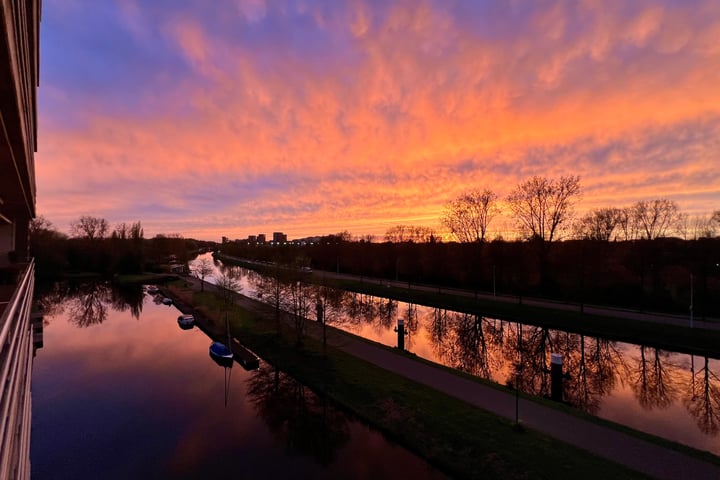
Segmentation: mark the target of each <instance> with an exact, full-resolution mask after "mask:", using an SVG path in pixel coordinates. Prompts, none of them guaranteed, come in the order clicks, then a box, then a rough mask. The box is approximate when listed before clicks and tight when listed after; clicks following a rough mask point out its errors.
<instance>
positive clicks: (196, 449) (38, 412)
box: [31, 296, 441, 479]
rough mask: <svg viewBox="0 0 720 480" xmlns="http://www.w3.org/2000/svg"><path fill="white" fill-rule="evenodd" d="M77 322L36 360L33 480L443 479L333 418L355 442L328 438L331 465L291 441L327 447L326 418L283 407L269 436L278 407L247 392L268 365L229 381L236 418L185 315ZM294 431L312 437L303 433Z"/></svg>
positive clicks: (60, 319) (147, 310)
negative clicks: (215, 478) (216, 478)
mask: <svg viewBox="0 0 720 480" xmlns="http://www.w3.org/2000/svg"><path fill="white" fill-rule="evenodd" d="M106 306H107V305H106ZM69 312H70V309H68V308H65V309H64V310H62V311H58V312H57V313H55V314H53V315H49V316H47V317H45V320H46V323H47V324H46V326H45V331H44V348H43V349H41V350H39V351H38V355H37V357H36V358H35V363H34V371H33V399H32V400H33V431H32V449H31V459H32V468H33V478H36V479H43V478H52V479H63V478H68V479H76V478H105V479H111V478H118V479H127V478H133V479H136V478H168V477H172V478H209V477H211V476H212V475H214V474H220V473H223V472H224V473H225V474H228V473H231V474H232V478H236V477H242V478H259V477H260V476H262V477H265V478H280V477H284V476H287V475H291V476H292V477H293V478H368V477H369V476H370V474H369V471H372V476H376V477H378V478H395V477H397V476H399V475H405V474H410V475H411V476H412V477H415V478H440V477H441V476H440V475H439V474H437V472H434V471H433V470H430V469H429V467H428V465H427V464H426V463H425V462H424V461H422V460H420V459H418V458H417V457H415V456H413V455H411V454H410V453H409V452H407V451H405V450H404V449H402V448H400V447H397V446H395V445H392V444H390V443H389V442H388V441H387V440H385V439H384V438H383V436H382V435H380V434H379V433H377V432H375V431H372V430H370V429H369V428H367V427H366V426H364V425H362V424H360V423H359V422H357V421H354V420H349V419H348V418H347V417H346V416H344V414H341V413H339V412H337V411H335V410H334V409H333V408H330V409H329V411H330V414H329V416H328V417H326V418H329V419H332V421H333V422H334V423H333V424H330V423H329V422H326V423H325V424H324V427H323V428H325V429H328V430H329V431H333V427H334V425H335V424H339V425H340V426H341V427H342V428H343V429H344V430H342V431H345V430H347V434H343V435H339V436H337V437H332V436H330V437H328V438H331V439H332V438H335V439H336V440H337V441H338V443H337V444H336V445H334V444H332V443H329V444H322V445H320V446H317V445H314V444H313V445H314V448H315V450H318V449H319V450H322V451H323V452H325V453H317V452H314V451H311V452H310V454H308V453H305V454H301V453H300V452H299V450H298V448H300V447H298V446H293V445H292V444H291V442H289V439H292V440H294V441H298V442H299V445H300V446H304V445H305V444H306V440H312V439H316V438H318V437H321V435H320V434H318V433H317V432H316V431H315V430H313V428H308V425H316V426H317V425H320V426H322V425H323V423H322V422H320V423H318V422H317V418H318V417H317V412H312V411H308V410H307V409H305V410H302V409H301V411H300V413H298V409H297V408H295V406H294V405H285V404H281V405H280V408H278V409H277V410H276V411H275V412H274V415H275V417H274V419H275V420H276V421H277V422H279V423H280V425H281V426H283V427H282V428H281V429H279V430H276V431H274V433H273V431H271V430H270V429H269V427H268V424H267V422H266V420H267V419H261V418H260V416H259V412H258V408H260V407H261V406H262V405H265V404H266V402H268V401H267V400H265V399H264V397H258V396H257V395H254V396H253V395H251V394H250V393H249V391H248V388H249V385H251V384H252V382H253V379H255V378H257V377H259V376H261V375H268V374H274V372H273V371H272V367H270V366H269V365H267V364H263V365H262V369H261V370H260V371H258V372H247V371H245V370H243V369H242V368H240V367H239V366H238V365H235V367H234V368H232V369H231V370H229V372H230V381H229V388H230V389H229V401H228V405H227V407H225V406H224V395H225V376H224V374H225V371H224V369H222V368H220V367H219V366H217V365H216V364H215V363H214V362H213V361H212V360H211V359H210V358H209V355H208V346H209V344H210V340H209V339H208V338H207V337H206V336H205V335H204V334H203V333H202V332H201V331H200V330H198V329H197V328H195V329H192V330H181V329H179V328H178V325H177V321H176V319H177V316H178V314H179V312H178V311H177V310H176V309H175V308H174V307H168V306H164V305H157V304H155V303H153V301H152V299H151V298H150V297H149V296H146V297H145V298H144V302H143V304H142V312H141V314H140V316H139V318H134V317H132V315H131V314H130V312H129V311H126V312H118V311H115V310H113V309H112V308H108V310H107V319H106V320H105V321H104V322H103V323H100V324H98V323H95V324H91V325H90V326H88V327H84V328H78V327H77V326H76V323H74V322H73V321H71V319H70V318H69ZM283 378H285V377H284V376H283ZM285 385H290V386H291V387H292V388H299V389H301V390H302V392H303V396H302V397H303V403H304V404H307V405H316V404H317V402H318V401H319V400H318V399H317V397H316V396H314V395H313V394H312V393H311V392H310V391H309V389H307V388H302V386H300V385H299V384H296V383H295V382H294V381H292V380H291V379H289V378H285ZM292 398H297V397H292ZM271 403H272V402H271ZM288 412H289V413H288ZM313 415H314V416H313ZM307 418H310V419H311V420H312V419H315V420H314V422H315V423H312V421H309V420H307ZM338 422H339V423H338ZM294 424H298V425H302V426H303V429H302V430H297V429H295V430H293V429H292V425H294ZM316 443H317V442H316ZM333 445H334V446H333ZM319 450H318V451H319ZM328 450H329V451H330V454H328V453H327V452H326V451H328ZM311 454H312V455H311ZM313 455H315V456H313ZM328 455H329V458H330V460H327V458H328ZM318 458H325V459H326V460H323V462H324V463H326V464H321V463H319V460H318Z"/></svg>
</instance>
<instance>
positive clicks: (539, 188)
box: [507, 176, 580, 242]
mask: <svg viewBox="0 0 720 480" xmlns="http://www.w3.org/2000/svg"><path fill="white" fill-rule="evenodd" d="M579 193H580V177H576V176H569V177H560V179H559V180H548V179H547V178H545V177H539V176H534V177H532V178H531V179H530V180H527V181H525V182H523V183H521V184H519V185H517V186H516V187H515V190H514V191H513V192H512V193H511V194H510V195H509V196H508V199H507V200H508V203H509V205H510V210H511V211H512V212H513V214H514V215H515V219H516V221H517V223H518V225H519V226H520V228H521V229H522V230H523V231H524V232H526V235H527V236H528V237H529V238H537V239H539V240H541V241H543V242H552V241H553V240H555V239H556V237H557V235H558V232H559V229H560V228H561V227H562V226H563V225H564V224H565V223H567V222H568V221H569V220H570V219H571V218H572V205H573V202H574V200H575V197H577V195H578V194H579Z"/></svg>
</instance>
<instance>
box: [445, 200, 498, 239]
mask: <svg viewBox="0 0 720 480" xmlns="http://www.w3.org/2000/svg"><path fill="white" fill-rule="evenodd" d="M498 212H499V208H498V206H497V194H496V193H495V192H493V191H492V190H489V189H485V190H483V191H482V192H481V191H479V190H473V191H471V192H468V193H465V194H463V195H461V196H460V197H458V198H457V199H455V200H453V201H451V202H449V203H448V204H446V205H445V213H444V214H443V216H442V218H441V219H440V222H441V223H442V224H443V225H444V226H445V227H447V228H448V230H450V233H451V234H452V235H453V236H454V237H455V238H456V239H457V241H459V242H482V241H484V240H485V234H486V233H487V228H488V225H489V224H490V221H491V220H492V219H493V217H495V215H497V213H498Z"/></svg>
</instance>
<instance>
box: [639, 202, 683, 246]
mask: <svg viewBox="0 0 720 480" xmlns="http://www.w3.org/2000/svg"><path fill="white" fill-rule="evenodd" d="M633 214H634V216H635V221H636V222H637V225H638V228H639V230H640V231H641V232H642V236H643V238H647V239H648V240H653V239H656V238H659V237H664V236H665V235H666V234H667V232H668V230H669V229H670V227H672V226H673V224H674V222H675V221H676V219H677V215H678V206H677V204H676V203H675V202H674V201H672V200H667V199H664V198H662V199H658V200H652V201H647V200H642V201H639V202H637V203H636V204H635V205H634V206H633Z"/></svg>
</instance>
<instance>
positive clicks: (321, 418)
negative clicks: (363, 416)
mask: <svg viewBox="0 0 720 480" xmlns="http://www.w3.org/2000/svg"><path fill="white" fill-rule="evenodd" d="M247 393H248V396H249V398H250V401H251V402H252V403H253V405H254V406H255V409H256V411H257V413H258V415H259V416H260V418H262V419H263V421H265V423H266V424H267V425H268V428H269V429H270V431H271V432H272V434H273V435H274V436H275V437H276V438H277V439H279V440H281V441H283V442H284V444H285V445H286V446H287V447H288V448H289V449H291V450H292V451H295V452H297V453H300V454H301V455H307V456H310V457H312V458H314V459H315V460H316V461H317V462H319V463H321V464H322V465H329V464H331V463H333V462H334V461H335V459H336V457H337V452H338V450H340V448H342V447H343V446H344V445H345V444H346V443H347V442H348V440H349V439H350V429H349V425H348V420H347V417H346V416H345V415H344V414H343V413H342V412H340V411H339V410H337V409H336V408H334V407H333V406H332V405H329V404H328V402H327V401H326V400H325V398H323V397H321V396H319V395H316V394H315V393H313V392H312V391H311V390H310V389H309V388H307V387H305V386H304V385H302V384H301V383H299V382H297V381H296V380H295V379H293V378H291V377H289V376H287V375H286V374H284V373H281V372H280V371H279V370H278V369H277V368H275V369H273V368H266V369H260V370H256V371H255V372H254V373H253V375H252V376H251V377H250V378H249V379H248V390H247Z"/></svg>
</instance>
